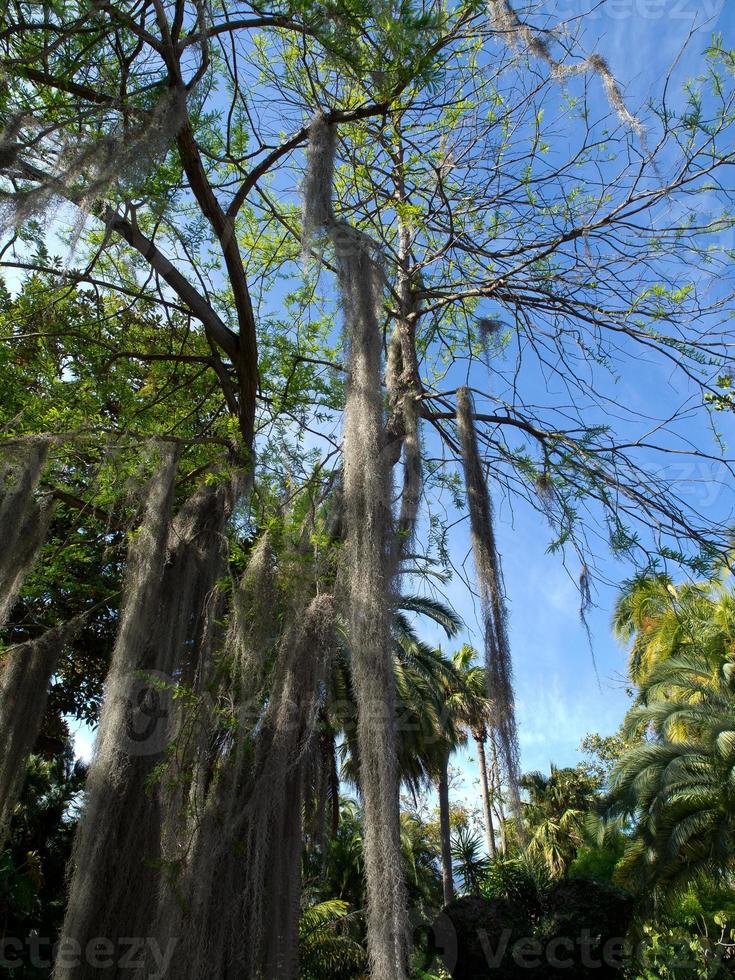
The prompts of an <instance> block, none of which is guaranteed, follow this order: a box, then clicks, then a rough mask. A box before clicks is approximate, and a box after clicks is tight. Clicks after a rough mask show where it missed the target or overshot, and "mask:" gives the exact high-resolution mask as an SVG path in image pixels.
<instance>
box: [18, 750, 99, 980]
mask: <svg viewBox="0 0 735 980" xmlns="http://www.w3.org/2000/svg"><path fill="white" fill-rule="evenodd" d="M85 775H86V773H85V771H84V767H82V766H80V765H78V764H76V765H75V763H74V757H73V752H72V749H71V745H70V744H69V742H68V741H66V742H64V743H63V746H62V749H61V751H59V750H58V748H57V749H56V751H55V752H54V753H53V754H52V755H49V756H41V755H32V756H31V757H30V759H29V761H28V769H27V775H26V781H25V785H24V790H23V793H22V795H21V798H20V800H19V801H18V805H17V807H16V811H15V814H14V817H13V821H12V824H11V829H10V837H9V841H8V846H7V848H6V850H5V851H3V852H2V853H1V854H0V928H1V929H2V932H3V933H4V935H5V936H9V937H13V938H15V939H18V940H20V942H21V943H24V942H25V941H27V939H28V937H29V936H30V935H31V933H36V934H37V935H38V936H40V937H42V938H43V939H44V940H46V939H50V940H52V941H55V939H56V938H57V937H58V935H59V932H60V929H61V922H62V918H63V914H64V907H65V902H66V864H67V861H68V860H69V856H70V853H71V845H72V839H73V834H74V828H75V818H76V802H77V799H78V797H79V794H80V793H81V791H82V788H83V785H84V778H85ZM45 953H46V954H47V953H48V950H45ZM9 975H10V976H13V975H15V976H16V977H17V978H18V980H20V978H21V977H23V978H28V980H31V978H35V977H39V978H40V977H42V976H46V975H47V974H44V973H43V972H42V971H41V972H39V971H34V970H33V969H32V968H31V966H29V965H28V964H27V963H26V964H25V965H24V966H23V967H22V968H21V969H20V970H19V971H11V972H10V974H9Z"/></svg>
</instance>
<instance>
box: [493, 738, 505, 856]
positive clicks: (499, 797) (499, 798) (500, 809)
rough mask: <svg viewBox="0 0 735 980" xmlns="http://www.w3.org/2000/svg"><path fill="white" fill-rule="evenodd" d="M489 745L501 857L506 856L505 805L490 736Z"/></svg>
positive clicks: (496, 755)
mask: <svg viewBox="0 0 735 980" xmlns="http://www.w3.org/2000/svg"><path fill="white" fill-rule="evenodd" d="M490 747H491V749H492V755H493V765H492V770H491V772H490V775H491V779H492V784H493V799H494V800H495V801H496V803H497V809H496V811H495V812H496V814H497V816H498V821H499V823H500V853H501V854H502V855H503V857H508V838H507V835H506V833H505V807H504V806H503V794H502V791H501V786H500V776H499V773H498V754H497V750H496V748H495V742H494V741H493V740H492V738H491V739H490Z"/></svg>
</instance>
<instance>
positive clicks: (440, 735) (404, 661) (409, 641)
mask: <svg viewBox="0 0 735 980" xmlns="http://www.w3.org/2000/svg"><path fill="white" fill-rule="evenodd" d="M409 613H410V614H413V615H420V616H423V617H424V618H427V619H430V620H431V621H433V622H434V623H437V624H438V625H440V626H441V627H442V628H443V629H444V631H445V633H446V634H447V636H448V637H449V638H451V637H453V636H455V635H456V633H457V632H458V630H459V626H460V620H459V618H458V617H457V616H456V615H455V614H454V612H453V611H452V610H451V609H449V608H447V607H446V606H444V605H443V604H442V603H440V602H437V601H436V600H433V599H428V598H425V597H422V596H408V597H402V598H400V599H399V603H398V609H397V611H396V613H395V616H394V622H393V639H394V657H393V666H394V672H395V678H396V702H397V704H396V711H397V716H398V740H397V753H398V768H399V773H400V777H401V781H402V783H403V784H404V785H405V786H406V787H407V788H408V789H409V790H411V791H413V792H417V791H418V790H420V789H421V787H422V786H425V785H428V784H430V783H436V784H437V786H438V793H439V809H440V826H441V831H440V837H441V866H442V881H443V894H444V900H445V902H448V901H451V899H452V897H453V895H454V883H453V876H452V858H451V844H450V827H449V792H448V790H449V784H448V764H449V758H450V756H451V754H452V752H453V751H454V750H455V749H456V747H457V746H458V745H460V744H461V743H462V740H463V737H464V736H463V732H462V729H461V726H460V725H459V724H458V722H457V718H456V715H455V713H454V710H453V708H454V705H455V704H457V703H459V700H460V698H461V697H464V696H465V695H464V694H463V693H462V692H463V678H462V675H461V673H460V671H459V670H458V669H457V668H456V667H455V665H454V663H453V662H452V660H451V659H450V658H449V657H447V656H445V655H444V654H443V653H442V651H441V650H440V649H437V648H435V647H432V646H430V645H429V644H427V643H424V642H423V641H422V640H421V639H420V638H419V636H418V634H417V632H416V629H415V627H414V625H413V623H412V622H411V620H410V619H409V616H408V615H407V614H409ZM331 688H332V690H331V694H330V704H331V705H332V710H331V711H330V713H329V719H330V725H331V733H332V738H333V739H334V740H335V743H336V739H337V737H338V736H339V737H341V739H342V743H341V749H342V759H343V764H342V776H343V777H345V778H346V779H348V780H350V781H351V782H353V783H354V784H356V785H357V786H358V787H359V753H358V747H357V744H356V739H355V726H354V719H355V717H356V708H355V704H354V697H353V694H352V684H351V676H350V659H349V650H348V649H347V648H343V649H342V650H341V651H340V652H339V654H338V657H337V660H336V663H335V666H334V669H333V673H332V678H331Z"/></svg>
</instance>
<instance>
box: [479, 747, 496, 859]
mask: <svg viewBox="0 0 735 980" xmlns="http://www.w3.org/2000/svg"><path fill="white" fill-rule="evenodd" d="M473 736H474V739H475V744H476V745H477V764H478V766H479V767H480V788H481V790H482V809H483V812H484V814H485V838H486V840H487V853H488V854H489V856H490V857H491V858H492V859H493V860H494V859H495V858H496V857H497V854H498V850H497V848H496V846H495V827H494V826H493V811H492V808H491V806H490V787H489V785H488V779H487V760H486V759H485V733H484V732H478V733H473Z"/></svg>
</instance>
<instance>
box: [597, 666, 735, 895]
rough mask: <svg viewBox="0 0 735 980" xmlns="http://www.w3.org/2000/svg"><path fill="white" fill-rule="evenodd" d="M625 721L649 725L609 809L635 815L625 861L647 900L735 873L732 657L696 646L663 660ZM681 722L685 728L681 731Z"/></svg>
mask: <svg viewBox="0 0 735 980" xmlns="http://www.w3.org/2000/svg"><path fill="white" fill-rule="evenodd" d="M640 700H641V703H640V704H639V705H638V706H637V707H634V708H633V709H632V710H631V712H630V715H629V718H628V720H627V726H626V727H627V729H628V731H629V732H633V731H638V730H640V729H641V728H642V727H643V728H645V729H646V730H649V731H650V732H651V738H650V740H644V741H642V742H640V743H639V744H637V745H635V746H634V747H633V748H631V749H630V751H629V752H627V753H626V754H625V755H624V756H623V757H622V758H621V760H620V762H619V763H618V764H617V766H616V767H615V770H614V772H613V776H612V786H611V803H610V808H609V814H610V816H611V817H625V818H628V819H631V820H633V821H634V825H633V836H632V839H631V842H630V845H629V847H628V849H627V850H626V854H625V856H624V858H623V861H622V862H621V865H620V867H619V876H620V879H621V881H623V882H625V883H627V884H629V885H632V886H634V888H635V890H636V892H637V893H638V894H639V895H641V896H643V898H644V900H645V901H648V902H652V901H655V899H656V898H657V897H658V898H662V899H666V898H667V896H670V895H672V894H674V895H676V894H677V893H678V892H680V891H681V889H682V888H686V887H687V885H688V883H689V882H691V881H693V880H695V881H696V880H699V879H703V880H705V881H707V880H710V881H711V880H714V881H725V882H729V881H731V877H732V873H733V852H732V846H731V842H732V840H733V819H734V814H735V811H734V810H733V801H732V793H731V784H732V778H731V777H732V766H733V746H734V745H735V737H734V736H733V730H735V716H734V715H733V705H734V704H735V700H734V696H733V686H732V670H731V664H730V663H727V664H725V665H723V664H722V663H718V662H717V661H716V660H713V659H712V658H711V657H709V656H707V654H706V653H704V652H700V653H697V652H695V651H691V652H688V653H681V654H679V655H676V656H673V657H670V658H668V659H666V660H662V661H661V662H660V663H659V664H658V665H657V666H656V667H655V668H654V669H653V670H652V671H651V673H650V674H649V677H648V679H647V681H646V682H645V683H644V684H643V686H642V688H641V692H640ZM682 731H683V732H685V733H686V735H685V737H682V734H681V733H682Z"/></svg>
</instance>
